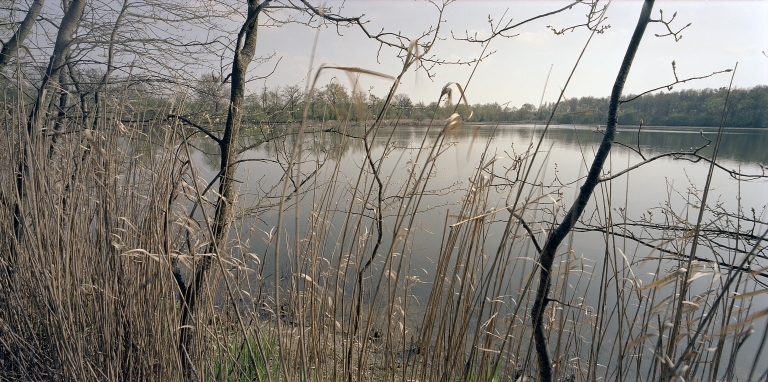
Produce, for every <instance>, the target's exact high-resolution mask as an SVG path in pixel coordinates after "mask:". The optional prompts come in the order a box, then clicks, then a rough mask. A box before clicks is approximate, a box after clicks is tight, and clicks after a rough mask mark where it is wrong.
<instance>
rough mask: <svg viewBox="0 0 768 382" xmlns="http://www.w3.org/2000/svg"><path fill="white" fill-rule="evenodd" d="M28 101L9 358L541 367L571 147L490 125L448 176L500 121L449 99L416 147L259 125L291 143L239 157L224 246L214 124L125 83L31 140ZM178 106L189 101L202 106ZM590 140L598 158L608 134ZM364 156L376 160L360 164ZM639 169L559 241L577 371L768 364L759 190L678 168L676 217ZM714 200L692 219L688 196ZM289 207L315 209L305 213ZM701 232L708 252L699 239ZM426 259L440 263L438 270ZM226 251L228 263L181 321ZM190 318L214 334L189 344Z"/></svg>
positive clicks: (170, 374) (562, 299)
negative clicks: (684, 180) (631, 197)
mask: <svg viewBox="0 0 768 382" xmlns="http://www.w3.org/2000/svg"><path fill="white" fill-rule="evenodd" d="M416 56H417V53H414V57H416ZM410 60H411V57H409V58H408V59H407V60H406V61H410ZM407 66H408V65H406V69H407ZM336 69H340V70H345V71H346V72H349V73H352V74H360V73H368V74H370V73H371V72H370V71H365V70H362V69H356V68H346V67H337V68H336ZM459 90H461V88H460V89H459ZM395 91H396V86H393V89H392V92H391V94H390V95H389V97H388V99H391V98H392V96H393V95H394V93H395ZM462 93H463V92H462ZM445 95H446V93H445V92H444V93H443V94H440V95H436V96H437V98H438V103H439V102H440V101H441V100H442V97H444V96H445ZM462 97H463V94H462ZM465 102H466V101H465ZM467 103H468V102H467ZM4 106H6V107H7V108H9V109H11V110H12V112H11V113H10V114H8V115H4V116H3V120H2V125H3V130H4V131H3V134H5V135H6V136H7V137H8V138H7V140H6V142H5V146H7V149H5V150H3V151H2V154H0V160H1V161H2V168H3V169H5V170H3V171H2V172H0V179H2V181H3V182H2V186H0V191H2V194H0V201H1V204H0V224H2V228H1V230H2V232H1V235H0V246H2V256H1V257H0V290H1V291H2V293H0V333H1V334H2V335H0V362H2V363H1V364H0V374H1V375H2V377H3V378H4V379H9V380H11V379H22V380H82V381H86V380H99V381H103V380H162V381H165V380H182V379H199V380H225V381H245V380H249V381H250V380H261V381H279V380H329V379H330V380H387V381H407V380H408V381H412V380H466V381H478V380H494V381H509V380H512V381H522V380H527V379H528V378H535V377H534V376H536V375H537V374H538V372H539V369H538V368H537V366H536V355H535V353H534V350H533V349H534V346H535V345H534V341H533V340H532V333H533V328H532V326H531V321H530V318H529V315H530V312H531V310H532V309H533V302H534V297H535V293H536V288H535V283H534V281H535V279H536V275H537V271H538V268H539V264H540V259H539V258H538V254H539V252H540V251H541V245H540V244H541V243H545V242H546V241H547V238H548V237H549V235H551V232H552V231H553V229H554V227H555V226H556V224H557V223H558V222H559V221H561V220H562V219H564V214H565V211H567V207H568V205H569V204H572V203H574V201H573V200H571V199H569V197H568V196H569V195H570V192H572V191H573V189H576V188H578V187H577V186H579V185H580V184H579V182H581V181H582V180H583V173H579V174H578V175H577V176H576V177H575V179H577V180H576V181H575V182H576V183H575V184H571V183H566V184H563V183H558V182H555V181H553V180H552V178H551V177H548V176H547V172H551V171H553V170H552V165H551V163H550V159H549V156H548V155H549V153H550V152H551V151H552V150H553V148H552V147H550V149H549V150H547V151H546V152H545V151H542V150H540V149H539V148H534V145H531V146H529V147H527V148H522V150H520V148H515V150H516V151H514V150H513V151H509V152H508V155H507V156H506V157H502V156H500V155H499V153H497V152H493V151H492V149H491V147H492V140H493V139H494V134H493V133H491V134H488V135H486V137H487V138H486V141H485V142H482V144H480V142H478V145H477V147H482V149H475V150H478V151H477V152H473V153H472V154H473V156H472V157H473V158H478V159H477V163H475V164H474V165H473V166H474V171H473V173H472V175H471V177H470V178H469V179H468V180H467V183H464V184H462V185H453V186H449V187H447V188H445V187H443V186H433V184H434V183H435V179H436V177H438V176H441V175H442V174H444V173H445V172H446V170H444V169H445V168H446V166H450V164H451V163H452V160H451V159H446V158H445V157H446V156H447V155H448V154H447V153H449V151H448V150H450V148H451V147H452V146H451V145H450V143H451V139H452V137H454V136H456V135H460V134H464V135H466V136H469V135H472V136H473V138H472V139H473V140H474V136H475V135H476V133H477V131H476V130H474V129H473V128H469V127H467V126H462V124H461V121H460V120H458V119H457V115H453V116H451V117H450V118H449V119H448V120H443V119H442V117H446V116H439V115H435V116H434V118H433V120H432V122H431V123H430V124H429V126H428V127H426V128H424V129H423V130H422V131H420V133H421V134H422V135H420V136H419V137H418V139H416V140H414V142H413V143H410V144H409V145H408V146H409V147H408V148H409V150H408V151H406V150H403V151H402V152H401V153H400V154H399V155H397V154H396V153H395V152H394V151H393V149H392V139H393V134H394V130H390V128H389V127H384V126H383V123H382V122H383V121H382V120H381V119H378V118H377V116H368V117H370V119H367V120H366V119H365V118H360V119H362V121H361V122H360V123H359V124H358V125H355V124H353V123H351V122H348V121H347V122H346V123H341V124H340V125H339V126H335V127H332V128H326V127H321V128H319V129H310V128H307V127H306V126H305V127H302V128H301V130H299V129H292V128H286V129H285V130H284V131H271V132H270V133H263V132H261V133H260V134H259V136H258V138H257V142H256V143H257V144H258V145H260V146H261V147H264V146H269V150H271V151H270V152H269V154H270V158H259V157H248V156H246V157H244V158H242V159H241V160H242V161H244V162H245V161H252V162H253V163H256V164H255V165H254V166H253V167H249V169H250V170H251V173H250V174H248V173H247V172H246V171H245V170H242V169H241V170H240V171H239V172H238V173H237V174H236V177H237V179H238V180H240V181H243V182H244V183H243V185H241V186H240V188H239V189H238V190H237V193H236V198H235V199H234V200H230V201H228V202H229V203H232V205H233V206H234V207H233V208H234V210H235V214H234V216H235V219H234V222H233V225H232V228H231V229H230V231H229V234H228V237H227V245H226V248H227V249H226V250H224V251H219V252H216V251H213V252H212V253H206V252H211V251H206V248H212V246H211V245H210V243H211V241H212V240H214V239H213V236H214V234H213V231H212V230H211V228H210V224H212V223H211V216H212V214H213V212H214V211H215V209H216V203H217V200H219V197H220V195H216V194H215V192H214V191H211V190H212V189H213V187H211V184H212V183H214V181H212V180H211V179H214V178H215V177H216V174H213V173H210V172H206V171H205V166H204V165H203V163H202V162H203V159H202V154H201V151H204V150H205V146H206V145H207V144H209V143H210V136H203V135H201V134H200V133H199V132H200V131H199V129H193V128H192V127H190V126H189V124H185V123H183V121H181V120H180V119H178V118H170V119H155V120H149V121H144V122H130V121H137V120H144V119H143V118H136V116H135V115H133V114H132V112H129V110H140V109H141V105H140V104H135V101H131V100H128V99H126V98H118V101H116V103H115V104H112V105H108V109H107V110H108V112H107V113H106V114H107V115H108V118H103V117H102V118H100V119H99V121H98V123H99V125H98V128H97V129H91V128H90V127H91V126H92V123H93V121H92V120H88V119H87V117H86V118H82V117H83V116H80V115H70V116H68V119H67V126H66V129H65V130H63V133H61V134H57V135H56V138H57V139H56V141H55V142H53V139H52V138H53V135H51V134H52V133H49V131H48V130H44V131H43V132H41V133H40V135H39V136H38V137H37V139H30V136H29V134H28V133H27V129H26V124H25V120H26V118H25V116H26V113H27V111H26V110H24V109H23V104H9V105H4ZM129 106H130V107H129ZM160 114H161V115H184V110H183V103H182V104H181V105H175V106H173V107H172V109H168V110H162V113H160ZM350 114H352V113H347V115H350ZM468 114H471V113H468ZM91 118H92V117H91ZM392 123H393V125H394V127H392V128H391V129H398V128H399V127H398V125H397V121H392ZM483 128H487V129H496V128H497V127H492V126H488V127H483ZM494 131H495V130H494ZM215 133H216V132H215V131H214V132H209V133H208V134H209V135H215ZM302 134H303V136H302ZM318 142H320V143H318ZM17 147H27V148H28V149H29V152H30V153H31V155H30V156H29V157H28V158H27V163H28V165H27V167H28V171H22V172H21V173H15V171H14V169H17V168H20V167H19V161H20V160H21V157H20V155H19V150H17V149H15V148H17ZM49 147H50V148H51V149H52V151H50V150H49ZM350 147H353V149H350ZM541 147H544V146H541ZM196 148H199V149H200V150H196ZM589 149H590V148H588V147H583V149H582V153H587V152H589ZM355 150H356V151H355ZM49 152H51V153H52V154H50V155H49ZM462 154H463V153H462ZM537 154H538V156H537ZM246 155H247V154H246ZM350 158H351V159H350ZM574 160H577V161H580V162H582V163H584V169H585V168H586V164H587V163H588V162H590V160H591V155H589V154H583V155H582V157H581V158H574ZM345 161H346V162H350V161H355V162H354V163H355V166H356V167H353V168H354V173H350V172H349V171H347V170H348V169H349V163H345ZM608 163H609V165H608V166H609V168H608V169H607V170H609V171H611V173H616V172H617V171H613V170H614V169H613V167H614V166H616V164H612V163H611V158H610V157H609V162H608ZM449 168H450V167H449ZM584 169H582V170H584ZM270 172H271V173H275V174H277V175H274V176H266V175H265V174H269V173H270ZM526 172H529V173H530V175H525V174H526ZM573 175H576V174H573ZM631 175H632V174H631V173H629V174H628V175H624V176H631ZM17 176H21V177H23V182H24V184H25V187H24V188H23V192H21V193H20V192H18V188H16V187H15V184H16V181H15V180H16V177H17ZM249 177H250V178H249ZM251 180H253V181H252V182H251ZM499 180H503V182H502V183H501V184H502V186H500V185H499ZM621 182H622V179H620V178H617V179H611V180H607V181H604V182H600V183H599V184H598V186H597V187H596V192H595V194H594V195H593V196H592V198H591V199H590V201H589V203H590V207H589V216H588V218H585V219H582V220H580V221H579V222H578V223H577V224H575V227H576V228H575V229H574V231H572V232H570V233H569V234H568V237H566V238H565V240H564V241H563V244H562V245H561V246H559V247H558V248H557V251H556V252H555V257H554V259H553V267H552V269H551V273H550V274H551V281H552V286H551V289H550V292H549V294H548V295H547V296H546V297H547V299H548V301H547V302H548V304H546V305H547V307H546V309H545V310H544V311H543V312H542V313H541V321H542V323H543V327H542V329H543V334H544V335H545V338H546V340H547V342H548V345H549V349H550V352H551V362H552V366H553V368H552V371H553V377H554V379H556V380H565V381H595V380H598V379H613V380H637V381H648V380H659V379H660V378H662V376H663V375H665V374H666V375H667V376H668V377H669V378H683V379H685V380H719V379H724V380H744V379H747V378H753V379H756V378H757V377H758V376H759V375H761V373H762V374H765V372H766V370H764V366H763V365H762V364H761V358H760V357H756V358H754V361H752V360H751V359H747V360H746V361H743V359H744V358H747V357H745V354H744V353H745V352H744V350H743V349H745V347H744V346H745V343H747V342H746V341H747V339H749V338H754V336H761V337H762V338H760V340H759V341H757V342H756V345H754V346H756V347H757V349H759V351H758V354H760V352H761V351H762V348H763V346H764V344H765V334H764V333H765V329H762V328H760V327H757V332H756V334H753V330H754V328H755V325H762V324H763V322H764V321H765V315H766V311H765V310H764V308H762V307H761V306H760V305H759V304H758V303H757V302H755V303H753V301H762V300H759V299H760V298H761V294H762V293H763V292H765V290H766V289H765V287H764V286H762V285H763V283H764V281H763V280H764V278H765V274H764V273H765V271H764V269H763V267H764V266H765V263H764V260H765V256H766V254H765V249H764V245H763V244H762V239H763V238H764V235H763V236H761V235H762V231H764V230H765V225H764V223H762V222H761V221H760V217H759V216H755V217H748V216H745V215H744V213H743V212H742V206H741V205H739V206H738V208H737V209H736V211H729V210H726V209H724V208H723V207H722V206H721V205H718V204H710V203H704V201H703V200H702V202H701V203H698V204H697V202H696V201H698V200H699V199H698V198H699V196H698V195H699V192H698V190H697V189H695V186H696V185H693V186H692V187H691V188H690V189H689V191H688V193H685V192H682V191H680V194H679V195H678V194H676V193H677V192H679V190H680V189H679V188H674V187H671V186H670V193H669V195H670V196H669V200H668V201H667V202H668V203H667V204H666V205H665V206H662V207H659V208H657V209H656V210H655V211H656V212H654V214H655V217H653V216H643V217H641V218H637V217H634V218H633V217H632V216H628V215H627V214H626V211H627V207H628V206H627V204H625V205H624V207H623V211H624V212H623V213H622V212H621V211H622V210H620V209H619V206H618V205H617V203H618V202H615V201H614V200H613V199H614V197H615V196H613V195H614V194H613V192H612V187H614V184H620V183H621ZM248 185H256V186H254V188H248ZM704 186H706V185H704ZM617 187H618V186H617ZM442 192H452V193H454V194H456V195H457V197H456V200H458V202H457V203H456V204H454V205H450V206H441V207H440V209H441V210H443V211H444V212H442V213H443V215H442V216H443V218H444V220H443V221H442V222H441V223H435V222H433V224H432V225H431V226H430V227H431V228H434V227H436V226H441V227H442V231H434V232H433V234H435V235H436V236H439V237H441V239H440V241H439V242H440V247H439V248H427V249H424V250H421V251H418V250H415V248H414V245H415V243H416V242H417V239H418V235H426V234H428V233H426V232H425V230H426V229H422V226H420V223H419V219H420V218H421V217H422V216H424V211H425V210H431V209H433V208H434V205H432V206H427V204H429V203H430V196H431V195H433V194H435V193H442ZM681 199H682V201H683V202H684V203H682V204H680V203H678V202H680V201H681ZM738 200H740V199H738ZM624 201H625V203H629V201H627V200H626V198H624ZM680 205H683V206H684V207H678V206H680ZM697 208H698V209H697ZM17 210H18V211H20V212H19V213H17V212H15V211H17ZM699 211H702V215H701V216H702V219H700V221H699V222H698V223H696V224H692V223H691V222H690V219H689V218H688V214H689V213H694V212H696V213H698V212H699ZM282 213H285V214H295V215H293V216H299V217H300V219H296V221H294V223H293V224H294V226H290V224H289V223H287V221H288V220H290V219H285V220H286V223H283V222H280V220H278V218H277V216H279V215H281V214H282ZM286 216H290V215H286ZM633 219H634V220H633ZM15 220H18V221H20V224H21V229H20V230H15V229H14V221H15ZM277 222H280V223H277ZM747 223H748V224H747ZM427 229H429V228H427ZM697 237H698V245H699V246H700V250H703V253H701V252H700V253H699V254H698V255H696V254H692V253H689V252H688V251H687V249H688V248H690V246H691V245H692V243H693V241H694V240H695V238H697ZM625 239H628V240H630V243H631V241H632V240H634V241H636V242H637V243H639V244H638V245H637V246H636V247H635V248H632V246H631V245H628V244H627V242H626V241H624V240H625ZM579 240H596V241H599V243H600V244H601V247H602V253H601V254H600V256H597V259H599V261H595V257H588V256H584V255H582V254H580V253H577V252H576V251H575V250H574V249H573V243H574V242H578V241H579ZM259 241H260V242H262V243H257V242H259ZM622 241H624V242H622ZM255 248H257V249H259V252H258V253H254V249H255ZM277 248H279V250H278V249H277ZM419 256H427V257H429V258H431V259H432V260H433V261H434V267H433V268H430V269H424V270H422V269H418V268H416V267H414V266H413V264H414V263H415V262H417V261H419ZM705 258H706V259H709V260H714V261H712V262H705V261H703V260H704V259H705ZM202 262H206V263H207V264H210V266H211V269H212V271H213V274H212V276H210V277H207V278H205V279H204V280H202V287H201V293H200V297H199V298H200V300H199V301H200V304H199V307H198V309H197V311H196V312H195V314H194V315H192V316H191V319H190V321H189V324H188V325H187V326H186V327H184V328H181V327H180V323H181V322H182V317H181V315H182V311H183V304H184V303H185V301H184V297H183V296H184V295H185V291H186V288H189V287H190V285H188V282H189V280H190V276H191V275H193V274H194V273H195V272H196V270H198V269H199V267H200V264H201V263H202ZM275 266H276V267H275ZM649 273H653V274H649ZM417 290H418V292H417ZM674 328H677V330H675V329H674ZM183 329H186V330H189V332H190V333H191V336H192V340H191V341H190V344H191V346H190V347H189V348H182V349H180V348H179V346H178V344H179V341H180V338H179V336H180V335H181V334H180V333H181V331H182V330H183ZM673 333H677V334H676V335H673ZM670 336H672V337H671V338H670ZM750 356H751V354H750ZM740 357H741V358H740ZM185 364H186V365H190V366H191V370H192V373H191V374H190V375H185V372H184V370H185V366H184V365H185ZM683 366H685V367H683ZM760 378H764V376H760Z"/></svg>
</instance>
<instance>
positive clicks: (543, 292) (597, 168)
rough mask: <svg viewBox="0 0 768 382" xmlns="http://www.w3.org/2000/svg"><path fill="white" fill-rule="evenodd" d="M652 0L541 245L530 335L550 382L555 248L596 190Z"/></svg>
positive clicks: (542, 375)
mask: <svg viewBox="0 0 768 382" xmlns="http://www.w3.org/2000/svg"><path fill="white" fill-rule="evenodd" d="M653 3H654V0H645V3H644V4H643V9H642V11H640V18H639V20H638V21H637V26H636V27H635V32H634V33H633V34H632V39H631V40H630V41H629V46H628V47H627V52H626V53H625V54H624V61H622V63H621V68H620V69H619V74H618V75H617V76H616V81H615V82H614V84H613V91H612V92H611V100H610V104H609V109H608V121H607V123H606V126H605V135H604V136H603V141H602V142H601V143H600V147H599V148H598V150H597V154H596V155H595V159H594V161H593V162H592V166H591V167H590V169H589V174H588V175H587V179H586V180H585V181H584V184H583V185H582V186H581V190H580V191H579V195H578V197H577V198H576V201H575V203H574V204H573V206H571V209H570V210H569V211H568V214H567V215H566V216H565V219H563V221H562V222H561V223H560V225H559V226H558V227H557V228H556V229H555V230H554V231H553V232H552V234H551V235H550V236H549V238H548V239H547V242H546V244H544V248H543V249H542V250H541V258H540V262H541V275H540V276H539V287H538V290H537V291H536V299H535V300H534V302H533V307H532V308H531V321H532V323H533V336H534V340H535V341H536V355H537V358H538V366H539V378H540V380H541V381H543V382H551V381H552V364H551V362H550V360H549V350H548V349H547V336H546V334H544V320H543V318H544V311H545V310H546V309H547V304H548V303H549V298H548V295H549V288H550V284H551V281H552V280H551V278H550V274H551V272H552V263H553V262H554V260H555V254H556V253H557V248H558V247H559V246H560V244H561V243H562V242H563V240H564V239H565V237H566V236H568V233H569V232H571V229H572V228H573V226H574V225H575V224H576V221H578V220H579V217H580V216H581V214H582V213H583V212H584V208H585V207H586V205H587V202H588V201H589V198H590V197H591V196H592V193H593V192H594V191H595V187H596V186H597V184H598V183H599V181H600V172H601V171H602V170H603V165H604V164H605V160H606V159H607V158H608V153H609V152H610V151H611V145H612V144H613V140H614V138H615V136H616V125H617V124H618V110H619V97H621V92H622V90H623V89H624V83H625V82H626V80H627V76H628V75H629V69H630V67H631V66H632V61H633V60H634V58H635V53H637V48H638V47H639V46H640V41H641V40H642V39H643V33H644V32H645V28H646V27H647V26H648V23H649V22H650V18H651V10H652V9H653Z"/></svg>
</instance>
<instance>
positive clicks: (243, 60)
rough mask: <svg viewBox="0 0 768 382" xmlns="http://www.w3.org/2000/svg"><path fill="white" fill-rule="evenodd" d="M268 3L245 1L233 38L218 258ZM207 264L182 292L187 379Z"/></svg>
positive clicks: (214, 246)
mask: <svg viewBox="0 0 768 382" xmlns="http://www.w3.org/2000/svg"><path fill="white" fill-rule="evenodd" d="M269 2H270V0H266V1H263V2H261V3H259V2H258V1H257V0H248V17H247V19H246V20H245V22H244V23H243V26H242V28H241V29H240V32H239V33H238V36H237V45H236V46H235V54H234V59H233V61H232V75H231V81H232V86H231V90H230V95H229V111H228V114H227V123H226V126H225V128H224V135H223V137H222V138H221V140H220V141H219V149H220V152H221V162H220V171H221V175H220V177H219V195H221V196H220V197H219V200H218V202H217V203H216V214H215V216H214V219H213V227H212V231H213V232H212V234H213V238H212V239H213V240H212V241H211V243H210V244H209V246H208V250H207V252H208V253H215V254H217V255H221V254H222V253H223V252H224V249H225V245H226V242H227V235H228V233H229V226H230V224H231V223H232V214H233V204H232V203H233V202H234V200H235V189H234V185H235V184H234V174H235V172H236V170H237V166H236V165H235V164H234V163H235V161H236V160H237V155H238V149H237V141H238V138H239V137H240V120H241V119H242V115H243V110H242V106H243V100H244V98H245V82H246V72H247V70H248V65H250V63H251V61H252V60H253V56H254V54H255V53H256V35H257V33H256V32H257V29H258V16H259V13H261V10H262V9H263V8H264V7H265V6H267V5H268V4H269ZM211 261H212V259H211V257H205V258H203V259H202V260H200V262H199V264H198V265H197V269H196V270H195V274H194V279H193V280H191V282H190V283H189V287H188V288H187V290H186V291H184V301H185V304H184V308H183V311H182V317H181V327H182V329H181V333H180V338H179V352H180V354H181V359H182V363H183V368H184V375H185V377H186V378H187V379H191V377H192V375H193V373H192V365H191V364H190V359H189V358H188V357H186V356H185V354H188V352H189V349H190V344H191V339H192V333H191V330H190V328H189V326H188V325H190V320H191V316H192V315H193V314H194V313H195V310H196V306H197V299H198V296H199V294H200V292H201V288H202V286H203V285H204V284H205V282H206V280H207V278H208V273H209V270H210V268H211Z"/></svg>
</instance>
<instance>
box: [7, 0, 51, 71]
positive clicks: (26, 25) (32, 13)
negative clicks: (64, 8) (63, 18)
mask: <svg viewBox="0 0 768 382" xmlns="http://www.w3.org/2000/svg"><path fill="white" fill-rule="evenodd" d="M44 2H45V0H35V1H33V2H32V5H31V6H30V7H29V10H28V11H27V15H26V16H24V20H23V21H22V22H21V25H19V29H18V30H17V31H16V32H15V33H14V34H13V36H11V39H10V40H8V42H7V43H5V44H4V45H3V50H2V51H0V70H3V68H4V67H5V65H7V64H8V62H9V61H10V60H11V57H13V56H14V55H15V54H16V51H17V50H18V49H19V47H20V46H21V45H22V44H24V40H26V39H27V36H29V33H30V32H31V31H32V26H33V25H35V20H36V19H37V16H39V15H40V11H41V10H42V9H43V3H44Z"/></svg>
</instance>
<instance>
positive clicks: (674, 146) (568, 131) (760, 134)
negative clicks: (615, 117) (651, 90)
mask: <svg viewBox="0 0 768 382" xmlns="http://www.w3.org/2000/svg"><path fill="white" fill-rule="evenodd" d="M486 126H490V125H482V128H481V129H479V130H478V134H477V137H483V138H485V137H488V135H489V133H490V132H491V129H490V128H487V127H486ZM597 129H598V127H597V126H593V127H588V126H577V127H576V128H574V127H573V126H570V127H568V126H565V125H558V126H552V127H550V128H549V130H548V131H547V138H549V139H551V140H554V141H555V142H557V144H565V145H568V146H578V145H597V144H599V143H600V141H601V140H602V139H603V135H602V133H600V132H596V131H597ZM662 129H663V130H662ZM542 131H543V126H537V127H536V130H535V136H534V138H536V137H538V136H539V135H540V134H541V132H542ZM532 132H534V130H533V126H532V125H519V126H514V127H510V126H503V127H500V128H499V129H497V131H496V134H495V136H496V137H510V138H511V137H521V138H525V139H530V137H531V133H532ZM471 133H472V132H471V131H468V130H467V129H465V130H462V131H460V134H462V135H463V136H466V135H467V134H471ZM704 137H706V138H707V139H711V140H712V144H710V146H709V147H707V148H705V149H703V150H701V151H699V154H700V155H703V156H705V157H710V156H711V155H712V148H713V146H714V140H715V139H716V138H717V131H716V130H712V129H711V128H707V129H705V130H704ZM616 142H618V143H622V144H625V145H628V146H631V147H637V128H634V129H630V128H622V129H620V130H619V131H618V132H617V135H616ZM705 144H707V140H706V139H704V138H703V137H702V135H701V133H700V129H697V128H690V129H681V128H658V127H643V128H642V129H641V131H640V146H641V148H642V149H643V150H648V151H650V152H651V153H665V152H671V151H683V150H690V149H692V148H694V149H695V148H698V147H701V146H703V145H705ZM766 146H768V132H766V131H763V130H756V129H727V130H726V131H725V133H724V134H723V138H722V142H721V143H720V151H719V153H718V157H720V158H723V159H731V160H737V161H740V162H749V163H761V164H766V163H768V150H765V147H766Z"/></svg>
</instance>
